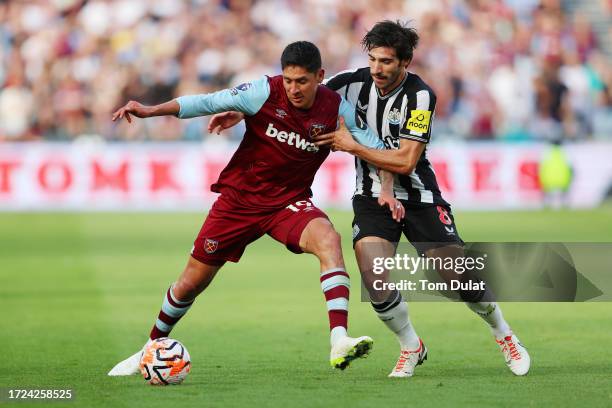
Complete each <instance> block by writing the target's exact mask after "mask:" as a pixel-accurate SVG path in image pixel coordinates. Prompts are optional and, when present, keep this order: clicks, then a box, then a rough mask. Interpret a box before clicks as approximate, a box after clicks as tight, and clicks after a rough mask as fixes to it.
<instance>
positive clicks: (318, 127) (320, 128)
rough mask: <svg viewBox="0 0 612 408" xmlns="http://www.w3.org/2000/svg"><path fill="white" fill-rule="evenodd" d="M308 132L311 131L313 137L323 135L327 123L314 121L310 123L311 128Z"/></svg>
mask: <svg viewBox="0 0 612 408" xmlns="http://www.w3.org/2000/svg"><path fill="white" fill-rule="evenodd" d="M308 133H310V138H311V139H312V138H313V137H315V136H319V135H322V134H324V133H325V125H322V124H320V123H314V124H312V125H310V129H309V130H308Z"/></svg>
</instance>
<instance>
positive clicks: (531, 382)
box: [0, 207, 612, 408]
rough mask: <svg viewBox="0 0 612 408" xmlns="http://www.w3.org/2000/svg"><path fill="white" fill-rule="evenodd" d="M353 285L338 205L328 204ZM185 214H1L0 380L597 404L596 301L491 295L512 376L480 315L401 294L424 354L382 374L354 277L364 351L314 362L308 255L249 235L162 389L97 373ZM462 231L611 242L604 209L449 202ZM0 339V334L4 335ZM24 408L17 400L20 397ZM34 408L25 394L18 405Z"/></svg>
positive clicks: (114, 357) (317, 355)
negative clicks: (186, 369)
mask: <svg viewBox="0 0 612 408" xmlns="http://www.w3.org/2000/svg"><path fill="white" fill-rule="evenodd" d="M330 215H331V218H332V220H333V221H334V223H335V225H336V227H337V228H338V229H339V230H340V232H341V233H342V235H343V237H344V249H345V257H346V259H347V261H348V266H349V268H350V273H351V276H352V277H353V282H354V283H356V281H357V279H358V273H357V272H356V268H355V263H354V259H353V254H352V251H351V246H350V219H351V215H350V214H348V213H344V212H331V213H330ZM202 220H203V215H201V214H1V215H0V310H2V318H1V319H0V322H1V323H0V333H1V334H2V336H3V338H4V339H5V343H4V344H5V347H4V358H3V364H2V369H1V370H0V387H70V388H73V389H74V390H75V393H76V400H75V401H73V402H67V403H54V404H53V406H56V407H61V406H66V407H132V406H138V407H180V408H184V407H268V406H270V407H302V406H304V407H329V406H332V407H336V406H343V407H383V406H407V407H410V406H418V407H429V406H432V407H445V406H449V407H455V406H470V407H474V406H483V407H484V406H486V407H488V406H508V407H524V406H534V407H542V406H568V407H569V406H588V407H604V406H610V405H612V387H611V382H610V378H612V369H611V365H610V361H612V358H611V357H612V353H611V352H610V344H611V340H612V338H611V337H612V335H611V330H610V328H611V327H612V326H611V323H612V307H611V306H610V304H609V303H596V302H594V303H582V304H544V303H538V304H536V303H531V304H520V303H507V304H504V305H503V307H504V313H505V315H506V317H507V319H508V320H509V322H510V323H511V324H512V326H513V328H514V330H515V331H516V332H517V333H518V334H520V336H521V339H522V340H523V342H524V343H525V344H526V345H527V346H528V347H529V350H530V352H531V354H532V358H533V365H532V371H531V373H530V374H529V375H528V376H527V377H525V378H517V377H514V376H512V375H511V374H510V372H509V371H508V370H507V368H506V367H505V365H504V363H503V360H502V357H501V354H500V353H499V351H498V350H497V346H496V345H495V343H494V342H493V340H492V338H491V336H490V335H489V333H488V330H487V329H486V327H485V326H484V323H483V322H482V321H480V320H479V319H478V318H477V317H475V316H474V315H473V314H472V313H471V312H470V311H469V310H468V309H467V308H466V307H464V306H463V305H461V304H454V303H413V304H411V305H410V308H411V315H412V320H413V323H414V324H415V326H416V328H417V331H418V333H419V334H420V335H421V336H422V337H423V338H424V339H425V341H426V342H427V345H428V347H429V349H430V354H429V359H428V360H427V362H426V363H425V365H423V366H422V367H419V368H418V369H417V374H416V376H415V377H413V378H411V379H409V380H408V381H402V380H395V381H394V380H391V379H388V378H386V375H387V373H388V371H389V370H390V369H391V367H392V365H393V364H394V362H395V359H396V357H397V352H398V346H397V344H396V341H395V339H394V338H393V336H391V335H390V334H389V333H388V332H387V331H386V329H385V328H384V326H383V325H382V324H381V323H380V322H379V321H378V320H377V318H376V317H375V315H374V313H372V311H371V310H370V306H369V305H368V304H364V303H360V302H359V297H360V296H359V293H358V291H359V285H357V284H354V285H353V287H354V293H353V299H352V300H351V319H350V330H351V332H352V333H353V334H354V335H362V334H368V335H371V336H372V337H374V339H375V347H374V350H373V354H372V355H371V357H370V358H369V359H367V360H363V361H358V362H356V363H355V364H354V365H353V366H351V367H350V368H349V369H348V370H346V371H345V372H335V371H333V370H332V369H331V368H329V366H328V352H329V350H328V335H327V317H326V313H325V307H324V302H323V296H322V294H321V293H320V288H319V282H318V270H317V269H318V265H317V261H316V259H314V257H311V256H308V255H301V256H296V255H293V254H291V253H290V252H288V251H286V250H285V249H284V248H283V247H282V246H281V245H280V244H278V243H276V242H275V241H272V240H271V239H269V238H264V239H262V240H260V241H258V242H256V243H255V244H253V245H252V246H250V247H249V248H248V249H247V252H246V253H245V255H244V257H243V260H242V261H241V263H240V264H238V265H235V264H228V265H227V267H225V268H224V270H223V271H222V272H221V273H220V274H219V276H218V277H217V279H216V280H215V282H214V283H213V284H212V286H211V287H210V288H209V290H207V291H206V292H205V293H204V294H203V295H202V296H201V297H200V298H199V299H198V300H197V302H196V303H195V305H194V307H193V308H192V310H191V311H190V313H189V314H188V315H187V316H186V317H185V318H184V319H183V320H182V321H181V323H180V324H179V325H178V326H177V328H176V330H175V331H174V332H173V337H176V338H179V339H181V340H182V341H183V342H184V343H185V344H186V345H187V347H188V349H189V351H190V353H191V355H192V358H193V370H192V372H191V374H190V376H189V378H188V379H187V380H186V382H185V383H184V384H183V385H181V386H177V387H162V388H156V387H149V386H146V385H145V384H144V383H143V380H142V378H140V377H130V378H109V377H107V376H106V372H107V371H108V370H109V369H110V368H111V367H112V366H113V365H114V364H115V363H116V362H118V361H119V360H121V359H123V358H125V357H127V356H128V355H131V354H132V353H133V352H134V351H136V350H137V348H138V347H140V346H141V345H142V343H143V342H144V341H145V339H146V336H147V334H148V332H149V330H150V327H151V325H152V324H153V321H154V318H155V316H156V313H157V311H158V309H159V306H160V301H161V297H162V295H163V293H164V291H165V289H166V288H167V286H168V284H169V283H170V282H171V281H172V280H173V279H175V277H176V276H177V275H178V273H179V272H180V271H181V270H182V267H183V265H184V263H185V262H186V259H187V254H188V251H189V250H190V248H191V244H192V241H193V238H194V236H195V234H196V233H197V231H198V229H199V227H200V224H201V222H202ZM456 220H457V223H458V226H459V230H460V232H461V234H462V237H463V239H464V240H466V241H485V240H488V241H505V240H507V241H547V240H550V241H612V233H611V231H612V209H611V208H609V207H608V208H603V209H601V210H594V211H563V212H547V211H543V212H515V213H494V212H491V213H459V214H457V215H456ZM7 339H8V343H7V342H6V340H7ZM27 405H28V404H19V406H27ZM32 405H34V406H40V404H32Z"/></svg>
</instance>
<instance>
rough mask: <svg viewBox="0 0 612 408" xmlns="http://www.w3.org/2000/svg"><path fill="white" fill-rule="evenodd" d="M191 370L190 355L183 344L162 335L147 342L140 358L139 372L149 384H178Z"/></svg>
mask: <svg viewBox="0 0 612 408" xmlns="http://www.w3.org/2000/svg"><path fill="white" fill-rule="evenodd" d="M190 370H191V357H189V352H188V351H187V349H186V348H185V346H183V344H182V343H181V342H180V341H178V340H174V339H170V338H167V337H162V338H159V339H155V340H153V342H152V343H151V344H149V345H148V346H147V347H146V348H145V350H144V353H143V355H142V358H141V359H140V372H141V373H142V375H143V377H144V379H145V381H147V382H148V383H149V384H151V385H168V384H180V383H182V382H183V380H184V379H185V377H187V374H189V371H190Z"/></svg>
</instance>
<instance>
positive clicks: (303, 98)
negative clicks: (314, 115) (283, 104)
mask: <svg viewBox="0 0 612 408" xmlns="http://www.w3.org/2000/svg"><path fill="white" fill-rule="evenodd" d="M323 75H324V71H323V70H322V69H320V70H319V71H317V72H315V73H313V72H308V70H306V68H304V67H300V66H297V65H289V66H286V67H285V69H283V79H284V81H283V85H284V86H285V92H286V93H287V97H288V98H289V102H291V104H292V105H293V106H295V107H296V108H298V109H309V108H310V107H311V106H312V104H313V103H314V100H315V97H316V96H317V87H318V86H319V84H320V83H321V81H323Z"/></svg>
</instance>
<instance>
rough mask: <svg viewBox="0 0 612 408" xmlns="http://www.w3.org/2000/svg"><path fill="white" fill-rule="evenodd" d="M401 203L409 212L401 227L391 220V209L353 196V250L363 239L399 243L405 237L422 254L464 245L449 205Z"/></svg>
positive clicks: (361, 197) (376, 200)
mask: <svg viewBox="0 0 612 408" xmlns="http://www.w3.org/2000/svg"><path fill="white" fill-rule="evenodd" d="M401 202H402V204H403V205H404V207H405V208H406V216H405V217H404V219H403V221H402V222H401V223H400V222H396V221H395V220H393V218H391V210H389V207H386V206H385V207H381V206H380V205H379V204H378V198H376V197H366V196H362V195H356V196H354V197H353V212H354V214H355V216H354V218H353V246H355V243H356V242H357V241H359V240H360V239H361V238H364V237H379V238H384V239H386V240H387V241H390V242H399V240H400V237H401V235H402V233H404V235H405V236H406V238H407V239H408V241H410V243H411V244H412V245H413V246H414V247H415V248H416V250H417V251H418V253H419V254H423V253H424V252H425V251H427V250H429V249H432V248H439V247H442V246H446V245H448V244H457V245H461V246H463V245H464V242H463V241H462V240H461V238H460V237H459V232H458V231H457V227H456V226H455V219H454V218H453V214H452V212H451V209H450V207H449V206H448V205H436V204H413V203H409V202H408V201H405V200H401Z"/></svg>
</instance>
